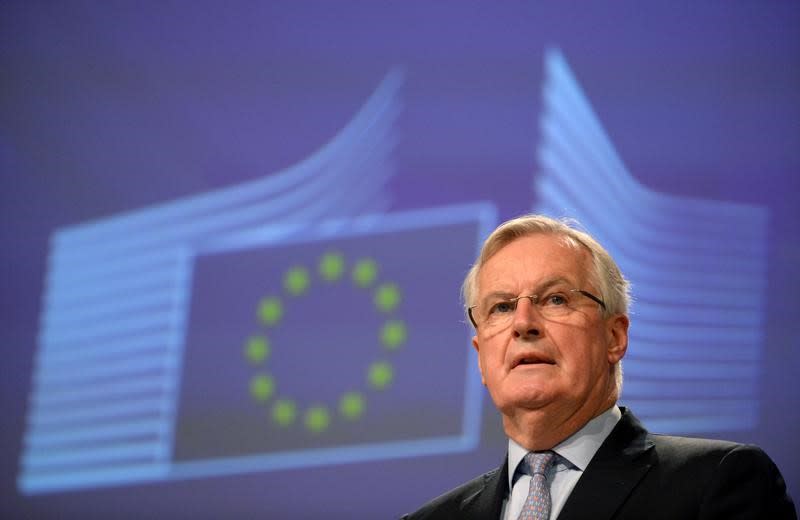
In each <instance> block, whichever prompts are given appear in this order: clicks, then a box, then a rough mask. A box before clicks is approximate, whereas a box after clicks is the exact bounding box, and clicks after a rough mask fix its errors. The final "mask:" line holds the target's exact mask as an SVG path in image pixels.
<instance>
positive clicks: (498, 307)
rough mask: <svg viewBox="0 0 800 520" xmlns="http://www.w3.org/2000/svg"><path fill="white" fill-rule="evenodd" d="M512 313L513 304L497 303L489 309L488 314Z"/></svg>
mask: <svg viewBox="0 0 800 520" xmlns="http://www.w3.org/2000/svg"><path fill="white" fill-rule="evenodd" d="M507 312H514V302H510V301H505V302H497V303H495V304H494V305H492V306H491V307H490V308H489V314H505V313H507Z"/></svg>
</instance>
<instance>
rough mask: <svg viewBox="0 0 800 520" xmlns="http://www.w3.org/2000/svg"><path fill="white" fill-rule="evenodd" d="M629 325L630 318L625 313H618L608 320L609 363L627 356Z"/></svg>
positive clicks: (614, 362) (612, 363)
mask: <svg viewBox="0 0 800 520" xmlns="http://www.w3.org/2000/svg"><path fill="white" fill-rule="evenodd" d="M629 326H630V320H629V319H628V317H627V316H626V315H624V314H617V315H615V316H612V317H610V318H609V319H608V320H607V321H606V331H607V333H606V337H607V338H608V343H607V345H608V347H607V352H608V363H609V364H611V365H614V364H616V363H617V362H619V361H620V360H621V359H622V358H623V357H625V352H627V350H628V327H629Z"/></svg>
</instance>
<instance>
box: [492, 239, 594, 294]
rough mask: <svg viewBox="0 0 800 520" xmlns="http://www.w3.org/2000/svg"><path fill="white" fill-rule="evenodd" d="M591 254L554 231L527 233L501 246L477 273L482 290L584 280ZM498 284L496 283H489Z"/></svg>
mask: <svg viewBox="0 0 800 520" xmlns="http://www.w3.org/2000/svg"><path fill="white" fill-rule="evenodd" d="M589 260H590V255H589V253H588V251H586V250H585V249H584V248H583V247H580V246H577V247H576V246H575V245H572V244H569V243H568V242H566V241H564V240H563V237H560V236H555V235H543V234H537V235H526V236H524V237H520V238H517V239H515V240H513V241H512V242H510V243H508V244H506V245H505V246H503V247H502V248H500V249H499V250H498V251H497V252H496V253H495V254H494V255H492V256H491V257H490V258H489V259H488V260H487V261H486V263H484V265H483V266H482V267H481V270H480V272H479V273H478V278H479V286H480V288H481V292H484V289H485V290H494V289H501V287H496V286H497V285H498V284H501V285H516V284H519V283H524V284H541V283H549V282H551V281H552V280H556V279H560V280H566V281H569V282H572V283H579V282H582V281H583V280H584V279H585V278H586V277H587V276H588V274H589V273H588V269H589V266H590V265H591V263H590V262H589ZM488 286H495V287H491V288H490V287H488Z"/></svg>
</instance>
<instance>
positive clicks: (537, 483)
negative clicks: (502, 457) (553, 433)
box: [517, 451, 555, 520]
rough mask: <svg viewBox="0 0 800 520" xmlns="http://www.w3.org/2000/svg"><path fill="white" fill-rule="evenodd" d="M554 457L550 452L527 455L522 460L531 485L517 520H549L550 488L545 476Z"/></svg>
mask: <svg viewBox="0 0 800 520" xmlns="http://www.w3.org/2000/svg"><path fill="white" fill-rule="evenodd" d="M554 455H555V453H553V452H552V451H542V452H539V453H528V454H527V455H525V458H524V459H522V460H523V462H524V463H525V465H526V466H527V467H528V470H529V472H530V474H531V485H530V488H528V498H526V499H525V505H524V506H522V512H521V513H520V514H519V517H517V520H549V518H550V488H549V486H548V484H547V477H546V476H545V474H546V473H547V470H548V469H550V466H551V465H552V464H553V456H554Z"/></svg>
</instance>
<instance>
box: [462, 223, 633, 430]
mask: <svg viewBox="0 0 800 520" xmlns="http://www.w3.org/2000/svg"><path fill="white" fill-rule="evenodd" d="M591 269H592V261H591V256H590V254H589V252H588V251H586V250H585V249H584V248H582V247H581V248H575V247H570V246H568V245H566V244H564V242H563V241H562V239H561V238H560V237H556V236H553V235H547V234H535V235H529V236H525V237H522V238H518V239H516V240H514V241H513V242H511V243H510V244H507V245H506V246H505V247H503V248H502V249H500V250H499V251H498V252H497V253H496V254H495V255H494V256H492V257H491V258H490V259H489V260H488V261H487V262H486V263H485V264H484V265H483V268H482V269H481V271H480V273H479V276H478V289H479V290H478V295H477V296H478V297H477V300H476V302H475V303H484V302H487V301H493V299H496V298H498V297H500V298H514V297H517V296H528V295H534V294H538V295H543V294H545V293H547V292H549V290H550V288H552V287H553V286H559V287H561V288H569V289H580V290H585V291H588V292H590V293H592V294H594V295H597V296H599V295H600V292H599V290H598V289H599V288H598V287H597V286H596V284H594V283H593V280H592V276H591V274H590V273H591ZM573 294H574V298H572V300H571V303H570V305H569V310H568V311H566V312H565V313H564V314H563V315H559V316H558V317H550V318H548V317H546V316H543V313H542V309H541V308H540V307H539V306H537V305H534V304H533V303H532V302H531V300H529V299H521V300H519V303H518V304H517V307H516V309H515V310H513V311H512V312H511V313H510V315H509V316H507V318H506V319H507V325H505V326H500V327H497V326H494V327H484V326H482V325H481V323H480V321H479V322H478V329H477V332H476V336H475V337H474V338H473V345H474V346H475V349H476V350H477V351H478V360H479V368H480V371H481V377H482V380H483V383H484V384H485V385H486V386H487V388H488V389H489V393H490V394H491V396H492V400H493V401H494V403H495V405H496V406H497V408H498V409H499V410H500V411H501V412H502V413H503V415H504V416H506V417H507V418H508V417H513V416H514V415H517V414H520V413H523V412H527V411H532V410H541V411H543V412H545V413H546V414H548V415H550V414H551V413H552V414H555V416H556V417H560V418H573V417H574V418H575V419H577V418H581V419H583V418H584V416H586V417H585V420H589V419H590V418H591V417H594V416H595V415H596V414H598V413H600V412H602V411H603V410H604V409H605V408H607V407H608V406H610V404H613V402H614V400H615V398H616V390H615V386H614V381H613V373H612V370H611V366H612V364H614V363H616V362H617V361H619V360H620V359H621V358H622V356H623V355H624V354H625V348H626V347H627V326H628V320H627V317H625V316H612V317H610V318H608V319H604V318H603V316H602V308H601V307H600V306H599V304H597V303H596V302H593V301H592V300H591V299H589V298H586V297H582V296H580V295H578V294H575V293H573ZM557 301H558V300H557ZM504 310H506V311H507V308H504ZM495 325H496V324H495ZM609 399H611V401H610V403H609Z"/></svg>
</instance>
